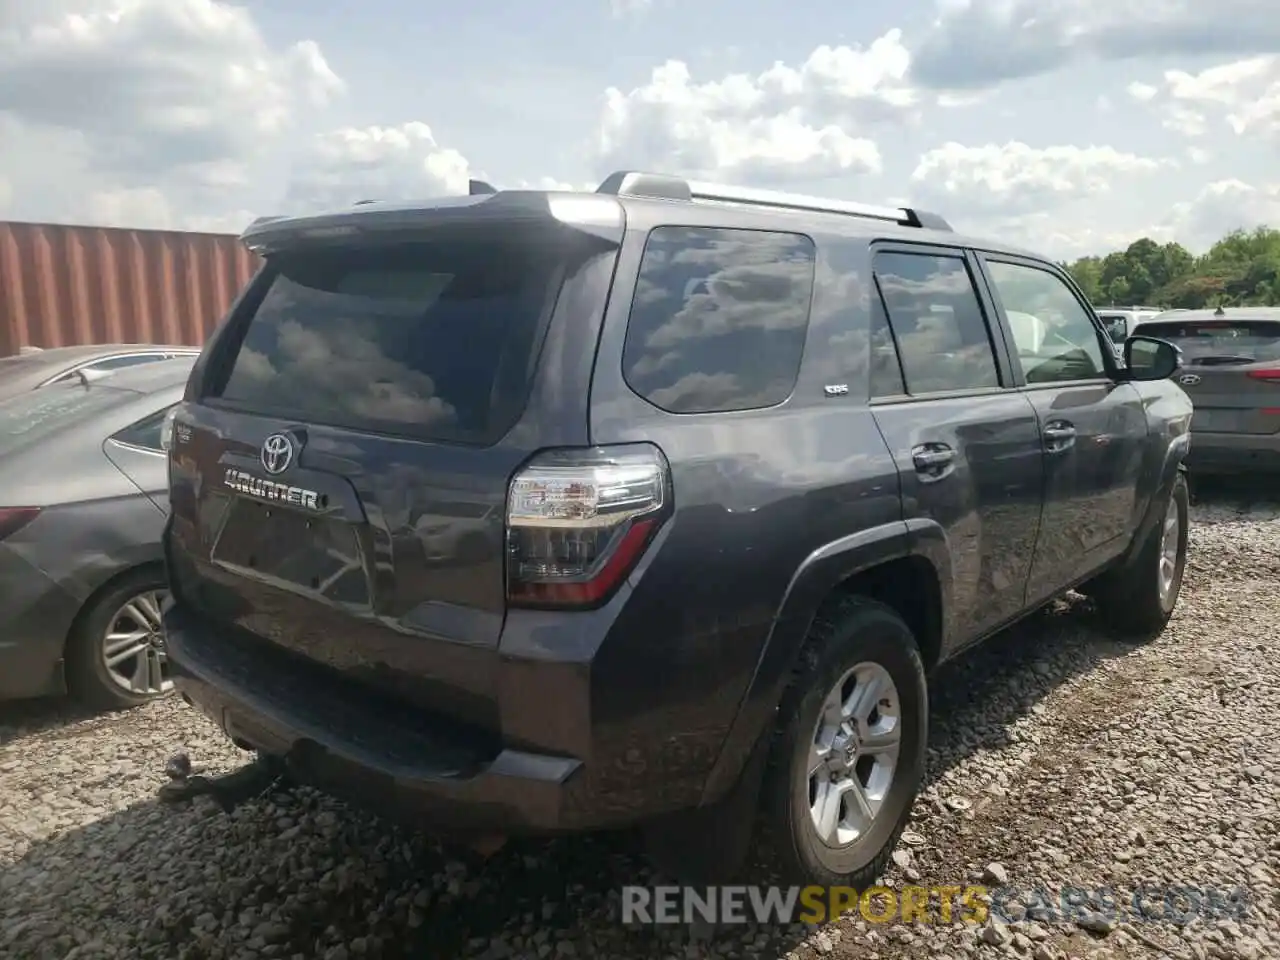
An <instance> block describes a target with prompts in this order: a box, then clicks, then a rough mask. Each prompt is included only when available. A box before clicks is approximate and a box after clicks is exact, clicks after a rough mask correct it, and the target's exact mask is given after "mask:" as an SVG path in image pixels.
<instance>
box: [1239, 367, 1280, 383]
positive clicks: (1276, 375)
mask: <svg viewBox="0 0 1280 960" xmlns="http://www.w3.org/2000/svg"><path fill="white" fill-rule="evenodd" d="M1245 376H1247V377H1249V378H1250V379H1252V380H1265V381H1266V382H1267V383H1280V369H1275V368H1272V369H1269V370H1249V371H1247V372H1246V374H1245Z"/></svg>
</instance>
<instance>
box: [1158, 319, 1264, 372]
mask: <svg viewBox="0 0 1280 960" xmlns="http://www.w3.org/2000/svg"><path fill="white" fill-rule="evenodd" d="M1142 335H1143V336H1146V337H1159V338H1160V339H1161V340H1168V341H1169V342H1170V343H1172V344H1174V345H1175V346H1177V347H1181V348H1182V353H1183V355H1184V356H1185V357H1186V358H1187V359H1189V360H1206V359H1208V360H1210V361H1211V362H1212V361H1214V360H1217V361H1218V362H1219V363H1230V362H1231V360H1232V359H1233V358H1234V359H1236V360H1237V362H1246V361H1247V362H1250V363H1252V362H1256V361H1264V362H1267V363H1270V362H1271V361H1273V360H1280V320H1247V319H1242V320H1235V319H1230V320H1200V321H1196V320H1179V321H1177V322H1172V321H1167V320H1165V321H1160V322H1157V323H1144V324H1143V325H1142Z"/></svg>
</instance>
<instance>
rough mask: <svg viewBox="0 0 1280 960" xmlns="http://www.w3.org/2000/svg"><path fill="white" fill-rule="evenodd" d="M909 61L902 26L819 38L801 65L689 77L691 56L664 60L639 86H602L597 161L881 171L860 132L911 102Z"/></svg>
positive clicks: (751, 172)
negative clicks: (836, 39)
mask: <svg viewBox="0 0 1280 960" xmlns="http://www.w3.org/2000/svg"><path fill="white" fill-rule="evenodd" d="M910 63H911V58H910V55H909V54H908V53H907V50H906V48H905V47H904V46H903V44H902V36H901V32H900V31H898V30H891V31H889V32H888V33H886V34H885V35H884V36H882V37H880V38H879V39H877V40H876V41H874V42H873V43H872V44H870V45H869V46H868V47H866V48H855V47H848V46H840V47H831V46H825V45H824V46H821V47H818V48H817V49H816V50H814V51H813V52H812V53H811V54H810V55H809V56H808V58H807V59H806V60H805V61H804V62H803V63H801V64H800V65H799V66H789V65H787V64H784V63H781V62H778V63H775V64H774V65H773V66H772V67H770V68H769V69H767V70H765V71H763V72H762V73H759V74H756V75H750V74H745V73H739V74H732V75H729V76H726V77H723V78H722V79H719V80H707V81H702V82H698V81H695V80H694V78H693V75H692V73H691V71H690V69H689V67H688V65H687V64H685V63H683V62H682V61H679V60H668V61H667V62H666V63H664V64H662V65H661V66H658V67H656V68H654V70H653V72H652V75H651V76H650V78H649V82H648V83H646V84H644V85H643V86H640V87H637V88H635V89H633V90H630V91H627V92H623V91H622V90H620V89H618V88H616V87H610V88H609V89H608V90H607V91H606V92H605V107H604V115H603V118H602V121H601V128H600V134H599V138H598V143H597V160H598V164H597V166H598V169H599V170H600V171H601V172H608V171H609V170H613V169H621V168H628V167H636V166H652V167H655V168H662V169H675V170H680V171H683V172H685V173H688V174H691V175H693V174H697V175H700V176H712V177H721V178H724V179H735V178H736V179H744V178H745V179H753V180H760V181H785V180H791V179H809V180H814V179H821V178H823V177H828V176H833V175H836V174H857V173H868V172H875V171H878V170H879V169H880V168H881V162H882V161H881V157H880V151H879V149H878V147H877V146H876V144H875V142H874V141H873V140H871V139H870V138H869V137H867V136H866V135H865V134H864V133H863V132H862V131H863V130H864V128H866V127H868V126H869V125H872V124H875V123H876V122H878V121H882V120H888V119H891V118H894V119H896V118H901V117H902V116H903V115H904V114H906V113H908V112H909V111H911V110H912V109H913V108H914V107H915V106H916V105H917V100H916V96H915V94H914V92H913V91H912V89H911V87H910V86H909V85H908V84H907V82H906V75H907V71H908V69H909V67H910ZM853 131H858V132H853Z"/></svg>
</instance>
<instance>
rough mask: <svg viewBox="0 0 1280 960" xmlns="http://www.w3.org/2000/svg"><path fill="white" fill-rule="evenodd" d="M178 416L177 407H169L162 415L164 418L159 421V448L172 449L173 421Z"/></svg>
mask: <svg viewBox="0 0 1280 960" xmlns="http://www.w3.org/2000/svg"><path fill="white" fill-rule="evenodd" d="M177 416H178V408H177V407H176V406H174V407H170V408H169V412H168V413H166V414H165V415H164V419H163V420H162V421H160V449H161V450H166V451H168V450H172V449H173V421H174V420H175V419H176V418H177Z"/></svg>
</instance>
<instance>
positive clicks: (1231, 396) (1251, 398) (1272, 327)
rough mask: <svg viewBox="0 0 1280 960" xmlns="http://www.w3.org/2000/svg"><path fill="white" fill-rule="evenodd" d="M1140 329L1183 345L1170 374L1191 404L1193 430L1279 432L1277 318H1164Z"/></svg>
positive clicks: (1279, 322) (1279, 331)
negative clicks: (1176, 369)
mask: <svg viewBox="0 0 1280 960" xmlns="http://www.w3.org/2000/svg"><path fill="white" fill-rule="evenodd" d="M1143 333H1144V334H1146V335H1148V336H1152V337H1160V338H1161V339H1164V340H1168V341H1169V342H1170V343H1173V344H1175V345H1176V346H1178V347H1180V348H1181V349H1182V368H1181V369H1180V370H1179V372H1178V374H1177V375H1176V376H1175V378H1174V379H1175V380H1176V381H1177V383H1178V384H1179V385H1180V386H1181V387H1182V389H1184V390H1185V391H1187V395H1188V396H1190V397H1191V401H1192V403H1194V404H1195V413H1194V415H1193V416H1192V418H1191V429H1192V430H1193V431H1195V432H1196V433H1220V434H1237V435H1240V434H1244V435H1249V434H1252V435H1254V436H1267V435H1272V434H1275V433H1277V432H1280V320H1271V319H1260V318H1259V319H1249V318H1239V319H1237V318H1230V319H1226V318H1224V319H1217V318H1215V319H1212V320H1207V321H1206V320H1200V321H1195V320H1182V321H1167V320H1166V321H1161V322H1159V323H1152V324H1149V325H1148V326H1147V327H1145V328H1144V329H1143Z"/></svg>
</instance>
